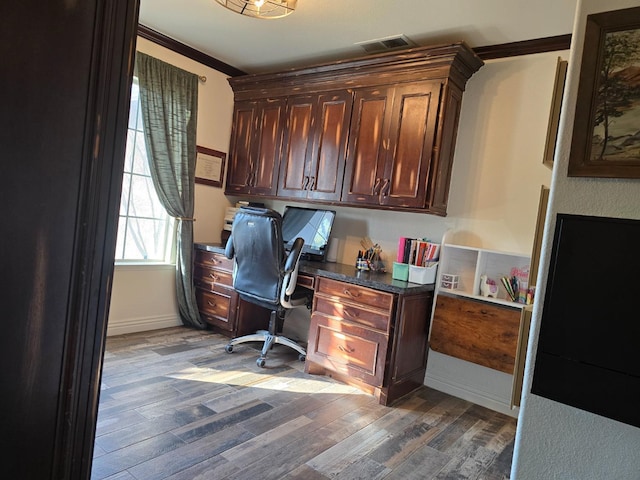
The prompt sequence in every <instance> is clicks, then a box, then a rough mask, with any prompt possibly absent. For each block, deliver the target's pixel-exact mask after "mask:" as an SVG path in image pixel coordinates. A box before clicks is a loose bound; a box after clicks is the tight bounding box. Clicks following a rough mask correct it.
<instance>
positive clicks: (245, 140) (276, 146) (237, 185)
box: [225, 99, 286, 195]
mask: <svg viewBox="0 0 640 480" xmlns="http://www.w3.org/2000/svg"><path fill="white" fill-rule="evenodd" d="M285 105H286V100H284V99H277V100H272V99H264V100H258V101H246V102H236V105H235V107H234V115H233V131H232V134H231V144H230V147H229V150H230V152H229V168H228V170H227V182H226V187H225V193H227V194H230V195H238V194H247V195H275V194H276V190H277V182H278V175H277V173H278V159H279V158H280V149H281V146H282V133H283V124H284V121H283V120H284V111H285Z"/></svg>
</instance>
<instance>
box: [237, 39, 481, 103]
mask: <svg viewBox="0 0 640 480" xmlns="http://www.w3.org/2000/svg"><path fill="white" fill-rule="evenodd" d="M482 65H484V62H483V61H482V60H481V59H480V57H478V56H477V55H476V54H475V53H474V52H473V50H472V49H471V48H469V46H467V45H466V44H465V43H464V42H457V43H451V44H443V45H435V46H427V47H417V48H410V49H407V50H402V51H394V52H388V53H381V54H376V55H367V56H363V57H358V58H353V59H348V60H341V61H337V62H331V63H324V64H319V65H315V66H311V67H305V68H293V69H289V70H284V71H281V72H276V73H266V74H264V73H263V74H251V75H243V76H239V77H232V78H229V84H230V85H231V88H232V89H233V91H234V93H235V99H236V100H245V99H251V98H257V97H265V96H269V97H274V96H287V95H291V94H292V93H295V94H298V93H315V92H321V91H326V90H333V89H336V88H344V87H345V86H348V87H351V88H360V87H370V86H375V85H389V84H398V83H401V82H414V81H420V80H424V79H426V78H427V79H437V78H441V79H442V80H443V81H452V82H454V83H455V84H456V85H457V86H458V88H460V90H464V87H465V84H466V82H467V80H468V79H469V78H470V77H471V76H472V75H473V74H474V73H475V72H476V71H478V69H479V68H480V67H482Z"/></svg>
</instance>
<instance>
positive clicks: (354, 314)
mask: <svg viewBox="0 0 640 480" xmlns="http://www.w3.org/2000/svg"><path fill="white" fill-rule="evenodd" d="M342 313H343V314H344V316H345V317H351V318H358V317H360V313H359V312H358V311H355V312H352V311H351V310H348V309H346V308H345V309H344V310H343V311H342Z"/></svg>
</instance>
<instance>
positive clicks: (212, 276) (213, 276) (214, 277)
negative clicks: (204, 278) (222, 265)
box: [209, 273, 218, 281]
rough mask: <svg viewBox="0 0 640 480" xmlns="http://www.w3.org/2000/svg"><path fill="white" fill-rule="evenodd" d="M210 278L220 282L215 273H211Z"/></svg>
mask: <svg viewBox="0 0 640 480" xmlns="http://www.w3.org/2000/svg"><path fill="white" fill-rule="evenodd" d="M209 276H210V277H211V278H213V279H214V280H215V281H218V277H216V276H215V275H214V274H213V273H210V274H209Z"/></svg>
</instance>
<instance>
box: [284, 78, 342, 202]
mask: <svg viewBox="0 0 640 480" xmlns="http://www.w3.org/2000/svg"><path fill="white" fill-rule="evenodd" d="M351 106H352V96H351V92H350V91H349V90H345V91H340V92H328V93H322V94H319V95H304V96H294V97H289V99H288V105H287V128H286V132H287V133H286V136H285V141H284V148H283V156H282V161H281V164H280V181H279V186H278V195H279V196H282V197H292V198H308V199H317V200H339V199H340V195H341V193H342V180H343V177H344V165H345V151H346V143H347V137H348V133H349V120H350V116H351Z"/></svg>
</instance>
